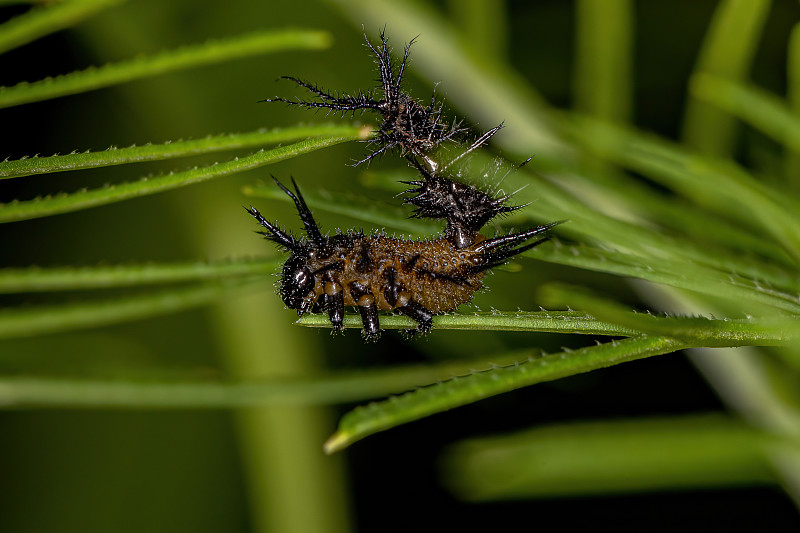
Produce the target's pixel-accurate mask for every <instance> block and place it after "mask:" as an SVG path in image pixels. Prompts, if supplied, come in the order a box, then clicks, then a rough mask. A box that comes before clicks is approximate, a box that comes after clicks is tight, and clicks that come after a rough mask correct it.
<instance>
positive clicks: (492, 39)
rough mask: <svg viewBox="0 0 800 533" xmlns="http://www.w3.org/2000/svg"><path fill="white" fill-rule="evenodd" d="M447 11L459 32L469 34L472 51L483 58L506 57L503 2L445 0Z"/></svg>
mask: <svg viewBox="0 0 800 533" xmlns="http://www.w3.org/2000/svg"><path fill="white" fill-rule="evenodd" d="M447 4H448V6H447V7H448V12H449V14H450V17H451V20H455V22H456V24H457V25H458V28H459V30H460V33H461V35H466V36H469V42H470V45H471V49H472V51H473V52H475V53H477V54H483V55H484V56H486V57H487V58H491V59H495V60H505V58H507V57H508V35H509V30H508V21H507V20H506V18H507V9H506V3H505V2H502V1H497V2H485V1H484V0H449V2H448V3H447Z"/></svg>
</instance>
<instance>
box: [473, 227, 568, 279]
mask: <svg viewBox="0 0 800 533" xmlns="http://www.w3.org/2000/svg"><path fill="white" fill-rule="evenodd" d="M561 222H563V221H558V222H551V223H549V224H544V225H541V226H537V227H535V228H530V229H527V230H524V231H520V232H516V233H515V232H511V233H508V234H506V235H501V236H499V237H494V238H492V239H486V240H484V241H481V242H479V243H478V244H475V245H474V246H472V248H471V250H472V251H473V252H475V253H477V254H480V257H481V261H479V262H476V263H475V264H474V265H473V266H472V267H471V269H470V274H474V273H478V272H485V271H487V270H489V269H491V268H494V267H498V266H500V265H502V264H504V263H506V262H507V261H508V260H509V259H510V258H511V257H514V256H515V255H519V254H521V253H523V252H526V251H528V250H530V249H531V248H534V247H536V246H539V245H540V244H542V243H543V242H545V241H547V240H549V239H550V236H549V235H547V232H548V231H549V230H551V229H552V228H554V227H555V226H557V225H558V224H561ZM533 238H536V240H535V241H533V242H530V243H528V244H525V245H523V246H520V247H518V248H515V246H517V245H518V244H522V243H524V242H525V241H527V240H530V239H533Z"/></svg>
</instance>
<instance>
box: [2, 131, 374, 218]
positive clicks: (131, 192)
mask: <svg viewBox="0 0 800 533" xmlns="http://www.w3.org/2000/svg"><path fill="white" fill-rule="evenodd" d="M366 133H367V130H366V129H365V128H355V127H354V128H352V130H351V134H350V135H335V136H329V137H315V138H312V139H307V140H305V141H301V142H298V143H295V144H290V145H288V146H281V147H278V148H273V149H271V150H261V151H259V152H257V153H255V154H252V155H249V156H247V157H237V158H235V159H233V160H231V161H227V162H225V163H215V164H213V165H209V166H205V167H199V168H194V169H192V170H187V171H184V172H175V173H172V174H167V175H162V176H156V177H154V178H145V179H142V180H140V181H136V182H128V183H122V184H119V185H109V186H108V187H104V188H101V189H91V190H84V191H79V192H76V193H71V194H63V195H59V196H53V197H47V198H37V199H35V200H28V201H23V202H18V201H16V202H11V203H7V204H2V205H0V222H13V221H17V220H28V219H32V218H40V217H45V216H50V215H57V214H60V213H69V212H72V211H78V210H81V209H88V208H90V207H96V206H99V205H106V204H110V203H114V202H120V201H122V200H127V199H129V198H137V197H140V196H146V195H149V194H156V193H159V192H163V191H168V190H171V189H177V188H179V187H184V186H186V185H191V184H193V183H200V182H202V181H206V180H209V179H212V178H217V177H221V176H227V175H230V174H234V173H237V172H244V171H245V170H252V169H254V168H259V167H262V166H264V165H269V164H272V163H276V162H278V161H283V160H286V159H291V158H292V157H296V156H298V155H301V154H305V153H309V152H313V151H314V150H319V149H320V148H326V147H328V146H333V145H336V144H340V143H343V142H346V141H353V140H358V139H363V138H364V137H365V136H366Z"/></svg>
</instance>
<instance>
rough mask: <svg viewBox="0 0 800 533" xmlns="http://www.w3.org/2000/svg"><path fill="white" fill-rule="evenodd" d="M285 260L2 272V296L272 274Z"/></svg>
mask: <svg viewBox="0 0 800 533" xmlns="http://www.w3.org/2000/svg"><path fill="white" fill-rule="evenodd" d="M281 261H282V259H268V260H263V259H259V260H236V261H225V262H219V263H203V262H195V263H173V264H154V265H119V266H98V267H51V268H38V267H27V268H4V269H0V293H19V292H48V291H71V290H85V289H109V288H113V287H136V286H142V285H152V284H163V283H180V282H187V281H218V280H223V279H231V278H238V277H249V276H256V275H270V274H273V273H274V272H275V271H276V269H277V267H278V265H279V264H280V262H281Z"/></svg>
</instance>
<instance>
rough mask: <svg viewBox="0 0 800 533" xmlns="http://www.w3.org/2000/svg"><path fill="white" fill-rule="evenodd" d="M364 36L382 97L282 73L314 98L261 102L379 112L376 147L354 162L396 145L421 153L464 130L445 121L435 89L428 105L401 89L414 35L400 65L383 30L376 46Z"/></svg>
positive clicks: (421, 154)
mask: <svg viewBox="0 0 800 533" xmlns="http://www.w3.org/2000/svg"><path fill="white" fill-rule="evenodd" d="M364 39H365V40H366V42H367V46H368V47H369V49H370V50H371V51H372V53H373V55H374V56H375V63H376V64H377V65H378V72H379V74H380V83H381V89H382V91H383V98H382V99H380V100H376V99H375V98H374V96H373V95H372V93H371V92H370V93H365V92H363V91H359V92H358V94H356V95H350V94H346V93H342V94H337V93H329V92H326V91H325V90H323V89H321V88H320V87H319V86H318V85H315V84H313V83H308V82H305V81H302V80H300V79H298V78H294V77H291V76H283V77H282V78H283V79H288V80H291V81H293V82H295V83H297V84H298V85H300V86H301V87H304V88H305V89H307V90H308V91H309V92H310V93H312V94H313V95H314V96H315V97H316V98H317V100H302V99H297V100H291V99H288V98H283V97H275V98H269V99H265V100H262V102H283V103H286V104H290V105H299V106H302V107H306V108H309V109H328V110H329V112H342V113H346V112H348V111H350V112H356V111H367V110H372V111H376V112H377V113H379V114H380V115H381V116H382V118H383V120H382V123H381V126H380V129H379V130H378V132H377V134H376V136H375V138H374V139H373V140H372V141H370V142H372V143H374V144H375V145H376V146H378V148H377V149H376V150H374V151H373V152H371V153H370V154H369V155H368V156H367V157H365V158H364V159H362V160H360V161H357V162H356V163H355V164H354V166H357V165H360V164H362V163H367V162H369V161H371V160H372V159H374V158H375V157H378V156H380V155H381V154H383V153H385V152H386V151H387V150H392V149H395V148H399V149H400V150H402V151H403V153H411V154H413V155H415V156H418V157H423V156H424V154H425V153H426V152H428V151H430V150H431V149H433V148H434V147H436V146H437V145H438V144H440V143H442V142H444V141H449V140H454V139H455V138H456V137H457V136H458V135H459V134H460V133H462V132H464V131H466V128H462V127H461V122H460V121H458V120H454V121H453V122H452V124H448V123H447V122H445V121H444V119H443V117H442V113H443V112H442V109H443V105H442V104H441V103H437V101H436V92H435V91H434V93H433V95H432V96H431V102H430V104H429V105H428V106H425V105H423V104H420V103H419V102H417V101H416V100H414V99H413V98H412V97H411V96H409V95H408V94H407V93H405V92H404V91H403V89H402V81H403V74H404V73H405V68H406V65H407V63H408V56H409V52H410V50H411V45H412V44H414V39H412V40H411V41H410V42H409V43H408V44H407V45H406V46H405V49H404V53H403V60H402V62H401V63H400V66H399V68H396V67H395V65H394V64H393V61H392V54H391V48H390V47H389V45H388V43H387V40H386V34H385V32H384V31H381V32H380V39H381V45H380V46H379V47H377V48H376V47H375V46H374V45H373V44H372V42H371V41H370V40H369V38H368V37H367V36H366V35H364Z"/></svg>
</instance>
